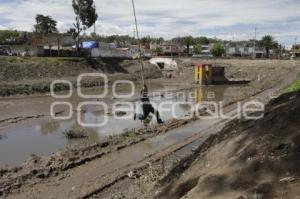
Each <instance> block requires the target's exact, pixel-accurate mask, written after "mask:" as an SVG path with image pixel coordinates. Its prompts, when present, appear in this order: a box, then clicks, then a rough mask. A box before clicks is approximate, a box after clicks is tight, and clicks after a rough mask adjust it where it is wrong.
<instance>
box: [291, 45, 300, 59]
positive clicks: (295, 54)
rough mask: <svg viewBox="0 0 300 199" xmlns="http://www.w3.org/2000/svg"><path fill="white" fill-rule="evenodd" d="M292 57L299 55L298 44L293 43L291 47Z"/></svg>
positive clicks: (299, 46) (299, 48)
mask: <svg viewBox="0 0 300 199" xmlns="http://www.w3.org/2000/svg"><path fill="white" fill-rule="evenodd" d="M291 54H292V58H299V57H300V44H296V45H293V47H292V49H291Z"/></svg>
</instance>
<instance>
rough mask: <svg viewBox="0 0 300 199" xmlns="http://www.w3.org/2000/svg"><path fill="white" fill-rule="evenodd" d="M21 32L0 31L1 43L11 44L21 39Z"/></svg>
mask: <svg viewBox="0 0 300 199" xmlns="http://www.w3.org/2000/svg"><path fill="white" fill-rule="evenodd" d="M19 35H20V34H19V32H18V31H16V30H0V43H1V44H3V43H7V42H8V43H9V42H11V41H13V40H16V39H18V38H19Z"/></svg>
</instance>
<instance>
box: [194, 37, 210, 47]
mask: <svg viewBox="0 0 300 199" xmlns="http://www.w3.org/2000/svg"><path fill="white" fill-rule="evenodd" d="M195 42H196V43H197V44H201V45H208V44H209V39H208V38H207V37H197V38H195Z"/></svg>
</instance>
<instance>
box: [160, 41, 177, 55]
mask: <svg viewBox="0 0 300 199" xmlns="http://www.w3.org/2000/svg"><path fill="white" fill-rule="evenodd" d="M160 48H161V49H162V55H164V56H174V55H180V53H181V48H180V46H178V45H175V44H162V45H160Z"/></svg>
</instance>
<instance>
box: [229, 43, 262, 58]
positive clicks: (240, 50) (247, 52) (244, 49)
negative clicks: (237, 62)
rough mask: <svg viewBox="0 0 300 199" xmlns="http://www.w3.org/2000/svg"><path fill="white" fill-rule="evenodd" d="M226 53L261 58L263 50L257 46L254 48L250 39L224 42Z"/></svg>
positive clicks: (230, 55) (231, 55) (234, 55)
mask: <svg viewBox="0 0 300 199" xmlns="http://www.w3.org/2000/svg"><path fill="white" fill-rule="evenodd" d="M225 49H226V55H227V56H228V57H254V56H255V58H262V57H264V55H265V50H264V49H262V48H259V47H256V48H255V49H254V46H253V43H252V42H250V41H238V42H229V43H227V44H225Z"/></svg>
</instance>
